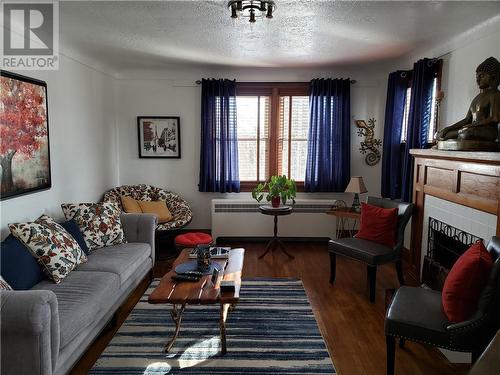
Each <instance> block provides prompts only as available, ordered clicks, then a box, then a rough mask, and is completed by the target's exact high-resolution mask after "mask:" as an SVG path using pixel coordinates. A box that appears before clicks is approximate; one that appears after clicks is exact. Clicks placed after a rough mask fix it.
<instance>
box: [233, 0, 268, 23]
mask: <svg viewBox="0 0 500 375" xmlns="http://www.w3.org/2000/svg"><path fill="white" fill-rule="evenodd" d="M227 7H228V8H229V9H230V10H231V18H239V17H247V18H249V22H252V23H254V22H255V21H256V18H257V17H261V18H264V17H265V18H269V19H270V18H273V12H274V11H275V10H276V4H275V3H274V1H272V0H231V1H229V2H228V3H227Z"/></svg>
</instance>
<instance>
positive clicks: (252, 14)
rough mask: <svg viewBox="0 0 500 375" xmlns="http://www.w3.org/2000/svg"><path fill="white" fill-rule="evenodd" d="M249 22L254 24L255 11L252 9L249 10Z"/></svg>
mask: <svg viewBox="0 0 500 375" xmlns="http://www.w3.org/2000/svg"><path fill="white" fill-rule="evenodd" d="M250 22H252V23H254V22H255V11H254V10H253V9H252V10H250Z"/></svg>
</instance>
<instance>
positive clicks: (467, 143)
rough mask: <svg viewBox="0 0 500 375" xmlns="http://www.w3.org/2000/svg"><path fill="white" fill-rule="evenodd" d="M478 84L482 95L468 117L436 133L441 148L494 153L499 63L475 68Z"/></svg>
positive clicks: (490, 60) (491, 61)
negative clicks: (490, 151) (492, 151)
mask: <svg viewBox="0 0 500 375" xmlns="http://www.w3.org/2000/svg"><path fill="white" fill-rule="evenodd" d="M476 82H477V85H478V86H479V91H480V92H479V94H478V95H477V96H476V97H475V98H474V99H473V100H472V102H471V104H470V107H469V110H468V112H467V115H466V116H465V118H464V119H463V120H460V121H459V122H457V123H456V124H453V125H451V126H448V127H446V128H444V129H442V130H440V131H439V132H437V133H436V136H435V139H436V140H437V141H439V142H438V149H445V150H446V149H449V150H491V149H496V148H497V147H498V143H496V141H497V138H498V124H499V123H500V91H498V85H499V84H500V62H499V61H498V60H497V59H495V58H494V57H489V58H487V59H486V60H484V61H483V62H482V63H481V64H480V65H479V66H478V67H477V69H476ZM450 141H451V142H450ZM472 141H473V142H472Z"/></svg>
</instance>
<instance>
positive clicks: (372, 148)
mask: <svg viewBox="0 0 500 375" xmlns="http://www.w3.org/2000/svg"><path fill="white" fill-rule="evenodd" d="M354 123H355V124H356V126H357V127H358V137H363V136H364V137H365V140H364V141H361V147H360V148H359V152H361V153H362V154H363V155H366V156H365V162H366V164H368V165H370V166H373V165H375V164H377V163H378V162H379V161H380V157H381V154H380V151H379V150H378V148H379V147H380V146H381V145H382V141H381V140H380V139H375V138H374V135H375V119H374V118H373V117H372V118H371V119H369V120H368V124H367V123H366V122H365V120H354Z"/></svg>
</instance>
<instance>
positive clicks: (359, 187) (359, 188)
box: [345, 176, 368, 212]
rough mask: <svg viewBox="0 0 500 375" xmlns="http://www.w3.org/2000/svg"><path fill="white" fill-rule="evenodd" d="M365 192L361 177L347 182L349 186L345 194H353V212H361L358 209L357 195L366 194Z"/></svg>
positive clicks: (355, 177)
mask: <svg viewBox="0 0 500 375" xmlns="http://www.w3.org/2000/svg"><path fill="white" fill-rule="evenodd" d="M367 191H368V190H367V189H366V186H365V183H364V182H363V177H361V176H353V177H351V181H349V185H347V188H346V189H345V192H346V193H354V200H353V201H352V210H353V211H354V212H360V211H361V209H360V207H359V194H361V193H366V192H367Z"/></svg>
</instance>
